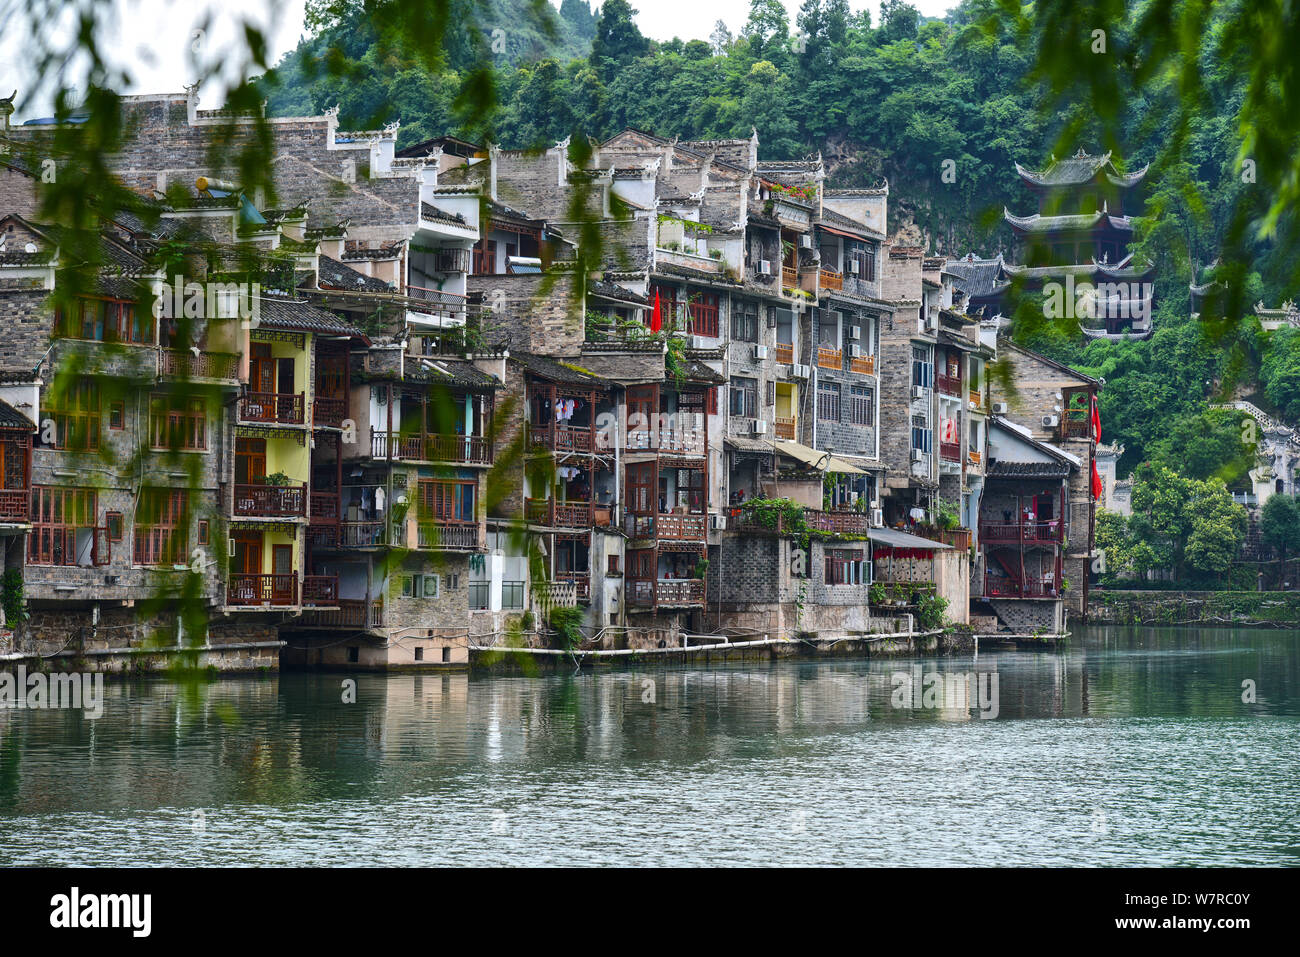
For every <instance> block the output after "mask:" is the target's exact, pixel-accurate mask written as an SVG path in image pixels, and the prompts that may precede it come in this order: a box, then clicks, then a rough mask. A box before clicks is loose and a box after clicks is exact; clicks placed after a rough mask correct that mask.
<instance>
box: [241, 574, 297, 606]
mask: <svg viewBox="0 0 1300 957" xmlns="http://www.w3.org/2000/svg"><path fill="white" fill-rule="evenodd" d="M226 604H227V605H240V606H248V607H251V606H267V607H282V606H286V605H296V604H298V576H297V575H296V574H293V575H242V574H241V575H231V576H230V581H229V583H228V587H227V589H226Z"/></svg>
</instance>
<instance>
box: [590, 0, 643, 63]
mask: <svg viewBox="0 0 1300 957" xmlns="http://www.w3.org/2000/svg"><path fill="white" fill-rule="evenodd" d="M635 15H636V10H634V9H633V8H632V5H631V4H630V3H628V2H627V0H605V2H604V3H602V4H601V5H600V17H599V18H598V19H597V20H596V36H595V39H593V40H592V41H591V59H592V62H593V63H594V64H595V65H596V68H597V71H598V72H599V73H600V75H601V76H602V77H604V78H608V77H609V76H610V75H612V74H613V73H614V72H615V71H616V70H618V69H619V68H620V67H623V66H626V65H627V64H628V63H629V62H630V61H632V60H635V59H636V58H637V57H640V56H645V55H646V54H647V53H649V52H650V41H649V40H647V39H646V38H645V37H644V36H642V34H641V30H640V29H639V28H638V27H637V25H636V21H634V20H633V19H632V18H633V17H634V16H635Z"/></svg>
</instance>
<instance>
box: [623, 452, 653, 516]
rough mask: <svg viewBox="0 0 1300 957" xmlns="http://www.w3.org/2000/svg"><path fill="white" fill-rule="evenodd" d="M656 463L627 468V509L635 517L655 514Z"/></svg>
mask: <svg viewBox="0 0 1300 957" xmlns="http://www.w3.org/2000/svg"><path fill="white" fill-rule="evenodd" d="M657 484H658V483H657V482H656V481H655V463H654V462H645V463H642V464H639V465H629V466H628V467H627V508H628V511H629V512H631V513H632V514H633V515H653V514H655V504H656V500H655V496H656V485H657Z"/></svg>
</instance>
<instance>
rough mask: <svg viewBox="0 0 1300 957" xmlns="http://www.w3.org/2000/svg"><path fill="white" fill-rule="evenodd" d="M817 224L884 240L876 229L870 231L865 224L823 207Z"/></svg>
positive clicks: (882, 235) (883, 235)
mask: <svg viewBox="0 0 1300 957" xmlns="http://www.w3.org/2000/svg"><path fill="white" fill-rule="evenodd" d="M818 221H819V222H821V223H823V224H825V225H827V226H834V227H835V228H836V229H844V230H848V231H849V232H854V233H861V234H862V235H863V236H870V237H871V238H873V239H884V238H885V234H884V233H882V232H880V231H879V230H877V229H872V228H871V227H870V226H868V225H866V224H865V223H860V222H858V221H857V220H856V219H850V218H849V217H848V216H845V215H844V214H843V213H837V212H835V210H833V209H831V208H829V207H825V208H823V209H822V215H821V218H820V220H818Z"/></svg>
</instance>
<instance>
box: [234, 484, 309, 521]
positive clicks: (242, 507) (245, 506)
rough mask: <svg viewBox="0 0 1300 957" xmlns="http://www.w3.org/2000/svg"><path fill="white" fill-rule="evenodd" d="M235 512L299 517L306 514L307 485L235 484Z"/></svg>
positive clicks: (258, 515) (264, 515)
mask: <svg viewBox="0 0 1300 957" xmlns="http://www.w3.org/2000/svg"><path fill="white" fill-rule="evenodd" d="M235 514H236V515H249V516H253V517H255V518H300V517H302V516H305V515H306V514H307V485H306V483H303V484H302V485H236V486H235Z"/></svg>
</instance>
